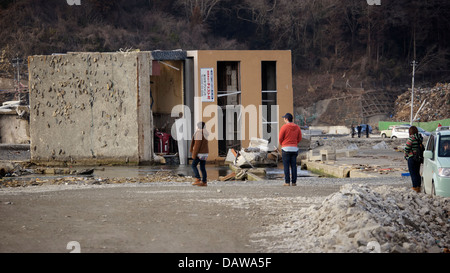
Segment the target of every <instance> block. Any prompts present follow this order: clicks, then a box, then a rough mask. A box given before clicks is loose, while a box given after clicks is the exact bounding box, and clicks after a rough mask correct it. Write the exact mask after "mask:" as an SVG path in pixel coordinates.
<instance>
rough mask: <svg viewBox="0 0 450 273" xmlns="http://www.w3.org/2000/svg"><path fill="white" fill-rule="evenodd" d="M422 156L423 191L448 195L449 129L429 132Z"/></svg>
mask: <svg viewBox="0 0 450 273" xmlns="http://www.w3.org/2000/svg"><path fill="white" fill-rule="evenodd" d="M423 157H424V161H423V171H422V183H423V187H424V191H425V193H429V194H432V195H439V196H444V197H450V131H449V130H446V131H437V132H433V133H431V135H430V137H429V138H428V141H427V145H426V148H425V152H424V153H423Z"/></svg>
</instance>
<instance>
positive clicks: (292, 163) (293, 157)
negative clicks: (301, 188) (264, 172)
mask: <svg viewBox="0 0 450 273" xmlns="http://www.w3.org/2000/svg"><path fill="white" fill-rule="evenodd" d="M297 155H298V152H285V151H282V157H283V167H284V182H285V183H288V184H289V183H290V182H292V184H295V183H297ZM289 168H290V169H291V171H290V172H289ZM289 173H292V179H291V177H290V175H289Z"/></svg>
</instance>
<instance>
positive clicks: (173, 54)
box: [151, 49, 187, 61]
mask: <svg viewBox="0 0 450 273" xmlns="http://www.w3.org/2000/svg"><path fill="white" fill-rule="evenodd" d="M151 52H152V58H153V60H155V61H182V60H185V59H186V58H187V53H186V51H184V50H181V49H178V50H155V51H151Z"/></svg>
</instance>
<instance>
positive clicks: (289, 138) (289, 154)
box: [278, 113, 302, 186]
mask: <svg viewBox="0 0 450 273" xmlns="http://www.w3.org/2000/svg"><path fill="white" fill-rule="evenodd" d="M283 118H284V123H285V124H284V125H283V126H282V127H281V129H280V135H279V137H278V141H279V142H280V145H281V151H282V159H283V167H284V182H285V183H284V186H290V185H291V183H292V186H296V185H297V156H298V144H299V143H300V141H301V140H302V131H301V130H300V127H299V126H298V125H297V124H295V123H294V122H292V121H293V116H292V114H291V113H287V114H286V115H284V116H283ZM289 169H290V172H289ZM290 173H291V174H292V177H290Z"/></svg>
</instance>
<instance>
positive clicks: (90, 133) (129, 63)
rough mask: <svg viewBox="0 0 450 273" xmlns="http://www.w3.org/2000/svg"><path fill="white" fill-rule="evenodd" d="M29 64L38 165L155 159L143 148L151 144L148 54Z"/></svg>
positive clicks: (79, 56) (42, 59) (35, 59)
mask: <svg viewBox="0 0 450 273" xmlns="http://www.w3.org/2000/svg"><path fill="white" fill-rule="evenodd" d="M28 62H29V64H28V67H29V87H30V136H31V147H30V148H31V160H32V161H33V162H36V163H49V164H51V163H55V162H70V163H72V164H74V163H78V164H102V163H139V162H140V161H148V160H150V159H151V158H150V157H151V154H152V151H150V150H148V148H145V147H143V146H142V145H145V144H146V143H151V139H150V137H151V132H150V127H151V124H150V123H151V111H150V108H149V106H148V105H149V103H148V101H147V98H149V97H150V95H149V92H150V74H149V73H151V55H150V53H149V52H131V53H70V54H65V55H53V56H31V57H29V59H28ZM140 71H141V72H142V73H141V74H140ZM148 100H149V99H148ZM139 107H141V108H139ZM144 107H146V108H145V109H144ZM140 120H142V122H146V123H148V124H139V121H140ZM139 145H141V147H139ZM148 146H149V147H150V149H151V146H152V145H148Z"/></svg>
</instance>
